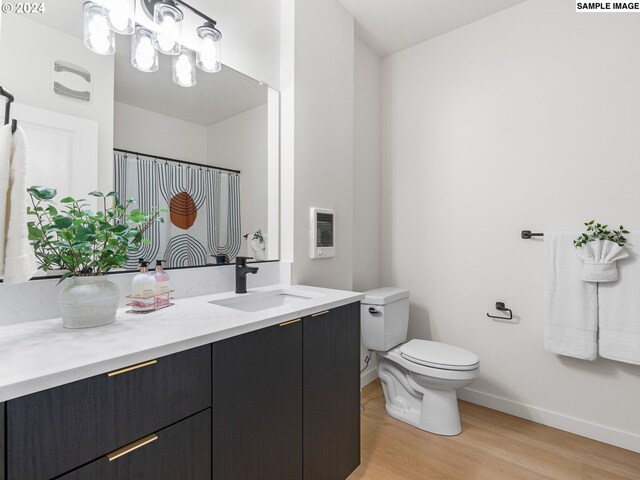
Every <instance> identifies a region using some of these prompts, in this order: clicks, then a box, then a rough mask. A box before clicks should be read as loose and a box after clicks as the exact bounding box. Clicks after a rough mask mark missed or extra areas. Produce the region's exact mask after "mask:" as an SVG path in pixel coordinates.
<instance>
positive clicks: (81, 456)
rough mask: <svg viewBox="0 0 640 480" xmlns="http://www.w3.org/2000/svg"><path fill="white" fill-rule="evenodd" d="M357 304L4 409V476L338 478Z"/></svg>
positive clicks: (348, 465)
mask: <svg viewBox="0 0 640 480" xmlns="http://www.w3.org/2000/svg"><path fill="white" fill-rule="evenodd" d="M359 351H360V304H359V303H355V304H351V305H346V306H343V307H338V308H335V309H333V310H328V311H326V312H319V313H317V314H314V315H310V316H308V317H305V318H301V319H295V320H292V321H288V322H283V323H282V324H280V325H276V326H273V327H269V328H264V329H261V330H257V331H254V332H250V333H246V334H244V335H239V336H235V337H231V338H229V339H226V340H222V341H219V342H216V343H213V344H211V345H205V346H202V347H198V348H194V349H191V350H186V351H183V352H180V353H176V354H173V355H169V356H166V357H160V358H158V359H155V360H150V361H148V362H143V363H141V364H136V365H132V366H130V367H126V368H123V369H120V370H116V371H114V372H110V373H105V374H102V375H97V376H95V377H91V378H88V379H85V380H80V381H77V382H74V383H70V384H67V385H62V386H60V387H55V388H52V389H49V390H45V391H42V392H38V393H34V394H31V395H26V396H24V397H20V398H16V399H14V400H9V401H7V402H5V403H4V404H3V403H0V432H5V435H0V447H2V448H0V480H42V479H52V478H56V479H64V480H85V479H86V480H128V479H136V480H165V479H166V480H178V479H179V480H211V479H213V480H239V479H242V480H301V479H304V480H343V479H345V478H346V477H347V476H348V475H349V474H350V473H351V472H352V471H353V470H354V469H355V468H356V467H357V466H358V464H359V463H360V395H359V391H360V375H359V363H360V359H359Z"/></svg>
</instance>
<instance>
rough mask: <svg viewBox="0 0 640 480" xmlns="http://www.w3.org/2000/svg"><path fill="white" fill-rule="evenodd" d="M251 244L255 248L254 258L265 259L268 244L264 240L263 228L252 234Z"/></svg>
mask: <svg viewBox="0 0 640 480" xmlns="http://www.w3.org/2000/svg"><path fill="white" fill-rule="evenodd" d="M249 246H250V247H251V250H253V258H255V259H256V260H264V259H265V254H264V253H265V251H266V247H267V244H266V243H265V241H264V236H263V235H262V230H261V229H260V230H258V231H257V232H255V233H254V234H253V235H252V236H251V240H250V241H249Z"/></svg>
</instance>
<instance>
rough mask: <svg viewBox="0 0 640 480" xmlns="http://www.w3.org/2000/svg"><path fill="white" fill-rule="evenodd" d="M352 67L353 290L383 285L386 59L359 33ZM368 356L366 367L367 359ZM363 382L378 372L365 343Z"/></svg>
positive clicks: (362, 349) (373, 356)
mask: <svg viewBox="0 0 640 480" xmlns="http://www.w3.org/2000/svg"><path fill="white" fill-rule="evenodd" d="M354 41H355V43H354V52H353V53H354V72H353V172H354V174H353V289H354V290H356V291H359V292H364V291H367V290H371V289H374V288H378V287H380V286H381V285H380V207H381V205H380V197H381V195H380V188H381V182H380V168H381V157H380V95H381V91H380V76H381V60H380V57H379V56H378V55H377V54H376V53H374V52H373V51H372V50H371V49H370V48H369V47H368V46H367V45H366V44H365V43H363V42H362V40H360V39H359V38H358V37H355V39H354ZM367 355H369V358H370V362H369V365H368V366H367V365H366V363H365V358H366V357H367ZM360 358H361V359H362V365H361V368H362V369H365V367H366V369H365V370H364V371H363V372H362V375H361V378H362V384H363V385H365V384H367V383H369V382H370V381H372V380H374V379H375V378H376V377H377V365H376V358H375V355H370V354H369V353H368V352H367V349H366V348H365V347H364V345H361V346H360Z"/></svg>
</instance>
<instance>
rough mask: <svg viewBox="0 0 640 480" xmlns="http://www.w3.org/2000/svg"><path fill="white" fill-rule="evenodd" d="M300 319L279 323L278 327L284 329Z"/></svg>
mask: <svg viewBox="0 0 640 480" xmlns="http://www.w3.org/2000/svg"><path fill="white" fill-rule="evenodd" d="M300 320H301V319H300V318H296V319H295V320H289V321H288V322H284V323H281V324H280V325H278V326H279V327H286V326H287V325H293V324H294V323H298V322H299V321H300Z"/></svg>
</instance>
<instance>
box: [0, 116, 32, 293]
mask: <svg viewBox="0 0 640 480" xmlns="http://www.w3.org/2000/svg"><path fill="white" fill-rule="evenodd" d="M12 140H13V141H12V143H11V159H10V160H11V161H10V167H9V189H8V191H7V196H6V199H7V202H6V213H5V219H6V220H5V221H6V229H5V251H4V278H3V280H4V282H5V283H20V282H26V281H27V280H29V279H30V278H31V277H33V275H34V274H35V273H36V271H37V265H36V258H35V254H34V253H33V247H32V246H31V245H30V244H29V237H28V234H29V230H28V228H27V199H28V194H27V184H26V182H27V145H26V137H25V134H24V131H23V130H22V128H20V127H18V128H17V129H16V131H15V133H14V134H13V138H12Z"/></svg>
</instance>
